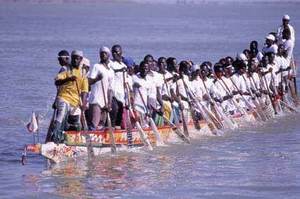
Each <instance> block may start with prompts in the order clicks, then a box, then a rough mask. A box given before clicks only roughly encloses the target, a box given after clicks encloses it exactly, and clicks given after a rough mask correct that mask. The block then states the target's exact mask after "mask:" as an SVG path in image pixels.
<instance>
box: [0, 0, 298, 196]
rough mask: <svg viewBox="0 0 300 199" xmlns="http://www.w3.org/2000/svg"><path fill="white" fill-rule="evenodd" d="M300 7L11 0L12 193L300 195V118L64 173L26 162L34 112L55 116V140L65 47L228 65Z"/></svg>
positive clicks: (6, 167)
mask: <svg viewBox="0 0 300 199" xmlns="http://www.w3.org/2000/svg"><path fill="white" fill-rule="evenodd" d="M299 9H300V4H298V3H286V4H283V3H282V4H278V3H277V4H275V3H267V4H264V3H255V4H254V3H253V4H251V3H248V4H241V3H224V4H223V3H222V4H203V5H186V6H185V5H138V4H90V5H83V4H73V5H72V4H63V5H39V4H35V5H26V4H2V5H1V6H0V27H1V28H0V55H1V56H0V67H1V73H0V83H1V87H0V93H1V98H0V132H1V136H0V143H1V144H0V198H125V197H126V198H228V199H232V198H295V199H296V198H299V197H300V133H299V129H300V124H299V118H300V116H299V115H297V114H294V115H289V116H284V117H279V118H277V119H276V120H274V121H272V122H269V123H267V124H264V125H259V124H258V125H251V126H248V127H244V128H242V129H239V130H237V131H234V132H225V135H224V136H221V137H213V138H203V139H200V140H194V141H193V143H192V144H191V145H184V144H182V145H178V144H177V145H175V144H174V145H171V146H169V147H164V148H160V149H157V150H155V151H154V152H151V153H149V152H147V151H142V150H141V151H132V152H122V153H119V154H118V155H116V156H114V157H112V156H110V155H105V156H104V157H99V158H98V159H96V160H95V161H93V162H87V161H85V160H82V161H78V162H74V161H70V162H66V163H64V164H61V165H56V166H54V167H52V168H47V166H46V164H45V161H44V159H43V158H41V157H38V156H29V157H28V158H29V160H28V163H27V165H25V166H21V164H20V155H21V153H22V148H23V146H24V144H25V143H30V142H31V141H32V138H31V136H30V135H29V134H27V133H26V131H25V128H24V123H26V122H27V121H28V119H29V116H30V114H31V111H33V110H34V111H36V112H38V113H40V114H41V115H42V116H43V117H44V118H43V121H42V124H41V128H42V137H43V138H44V136H45V131H46V128H47V126H48V123H49V120H50V117H51V114H52V113H51V112H52V110H51V108H50V106H51V104H52V101H53V98H54V96H55V87H54V85H53V78H54V76H55V74H56V72H57V71H58V69H59V67H58V64H57V60H56V57H57V52H58V51H59V50H61V49H68V50H72V49H82V50H83V51H84V53H85V55H86V56H87V57H88V58H90V59H91V61H92V63H95V62H97V60H98V57H97V54H98V53H97V52H98V49H99V47H100V46H102V45H108V46H111V45H113V44H115V43H119V44H121V45H122V46H123V47H124V53H125V55H127V56H132V57H133V58H134V59H135V60H137V61H138V60H141V59H142V57H143V56H144V55H145V54H147V53H151V54H153V55H154V56H155V57H158V56H161V55H163V56H175V57H177V58H178V59H179V60H180V59H187V58H188V59H192V60H194V61H195V62H200V61H204V60H212V61H216V60H217V59H218V58H220V57H222V56H227V55H231V56H235V54H236V53H237V52H240V51H242V50H243V49H244V48H247V47H248V44H249V42H250V41H251V40H258V41H259V43H260V44H261V45H262V42H263V40H264V36H265V35H266V34H267V33H268V32H271V31H274V30H275V28H277V26H278V25H279V24H280V23H281V16H282V15H283V14H285V13H288V14H289V15H290V16H291V18H292V23H293V25H294V26H295V27H296V30H297V29H299V27H300V21H299V20H300V14H299ZM298 35H299V34H297V41H299V37H298ZM261 45H260V46H261ZM298 49H299V48H298V46H297V47H296V49H295V57H296V59H299V57H300V52H299V50H298Z"/></svg>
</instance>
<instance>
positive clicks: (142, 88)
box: [132, 61, 151, 127]
mask: <svg viewBox="0 0 300 199" xmlns="http://www.w3.org/2000/svg"><path fill="white" fill-rule="evenodd" d="M148 70H149V64H148V63H147V62H145V61H142V62H141V63H140V66H139V73H137V74H136V75H133V77H132V80H133V85H132V86H133V94H134V102H133V105H134V109H135V111H136V113H137V119H139V120H140V122H141V125H142V126H143V127H146V126H147V121H146V118H145V116H146V114H149V112H148V105H149V95H150V90H151V82H150V81H149V79H148V78H147V73H148Z"/></svg>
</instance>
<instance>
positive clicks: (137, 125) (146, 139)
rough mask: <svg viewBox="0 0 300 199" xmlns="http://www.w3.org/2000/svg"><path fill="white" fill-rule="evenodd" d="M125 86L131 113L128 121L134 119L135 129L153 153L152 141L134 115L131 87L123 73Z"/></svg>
mask: <svg viewBox="0 0 300 199" xmlns="http://www.w3.org/2000/svg"><path fill="white" fill-rule="evenodd" d="M123 83H124V84H123V85H124V92H125V94H126V93H127V96H128V99H127V101H128V111H129V114H128V118H127V120H129V117H130V116H131V117H132V118H133V119H134V123H135V127H136V128H137V130H138V132H139V135H140V138H141V140H142V142H143V144H144V145H145V146H147V148H148V149H149V150H150V151H152V150H153V147H152V145H151V143H150V140H149V138H148V136H147V134H146V133H145V131H144V130H143V129H142V127H141V124H140V122H139V121H138V120H137V119H136V117H135V115H134V112H133V109H132V106H131V101H130V97H129V94H128V93H129V86H128V85H127V84H126V83H125V72H123ZM128 122H129V121H128Z"/></svg>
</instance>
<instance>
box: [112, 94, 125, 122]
mask: <svg viewBox="0 0 300 199" xmlns="http://www.w3.org/2000/svg"><path fill="white" fill-rule="evenodd" d="M111 109H112V110H111V112H110V117H111V125H112V126H113V127H114V126H121V124H122V115H123V103H122V102H120V101H118V100H117V99H116V98H114V97H113V99H112V106H111Z"/></svg>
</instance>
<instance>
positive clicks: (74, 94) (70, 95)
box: [51, 50, 88, 143]
mask: <svg viewBox="0 0 300 199" xmlns="http://www.w3.org/2000/svg"><path fill="white" fill-rule="evenodd" d="M82 59H83V53H82V51H77V50H75V51H73V52H72V54H71V66H70V70H67V71H64V72H61V73H59V74H58V75H57V76H56V78H55V85H56V86H59V91H58V95H57V100H56V117H55V119H54V123H53V125H51V126H52V127H51V141H53V142H55V143H61V142H63V140H64V137H63V134H62V131H63V130H64V128H65V125H66V122H67V121H68V118H69V121H70V118H72V123H73V126H77V127H78V128H77V129H78V130H79V129H80V126H81V125H80V115H81V114H84V111H85V110H86V109H87V93H88V80H87V78H86V77H85V75H84V74H83V72H82V70H81V67H80V63H81V61H82Z"/></svg>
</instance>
